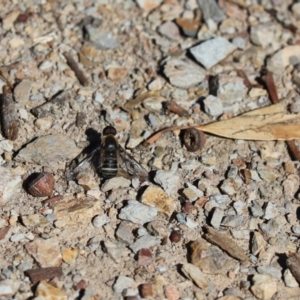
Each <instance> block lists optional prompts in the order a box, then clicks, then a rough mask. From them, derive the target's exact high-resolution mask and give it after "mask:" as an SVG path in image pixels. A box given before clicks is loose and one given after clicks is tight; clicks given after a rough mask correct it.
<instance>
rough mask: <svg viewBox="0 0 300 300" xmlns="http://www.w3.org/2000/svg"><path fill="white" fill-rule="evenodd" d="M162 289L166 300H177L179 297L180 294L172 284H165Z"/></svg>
mask: <svg viewBox="0 0 300 300" xmlns="http://www.w3.org/2000/svg"><path fill="white" fill-rule="evenodd" d="M164 290H165V296H166V298H167V299H168V300H178V299H179V298H180V294H179V292H178V290H177V289H176V287H175V286H174V285H172V284H168V285H165V287H164Z"/></svg>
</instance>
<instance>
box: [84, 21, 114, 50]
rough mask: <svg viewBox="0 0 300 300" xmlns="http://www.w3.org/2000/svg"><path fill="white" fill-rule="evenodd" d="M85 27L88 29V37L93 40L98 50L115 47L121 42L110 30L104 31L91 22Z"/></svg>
mask: <svg viewBox="0 0 300 300" xmlns="http://www.w3.org/2000/svg"><path fill="white" fill-rule="evenodd" d="M84 29H85V31H86V38H87V39H88V40H89V41H90V42H92V43H93V45H94V46H95V47H96V48H97V49H98V50H107V49H113V48H116V47H117V46H119V42H118V41H117V40H115V39H114V38H113V35H112V33H110V32H109V33H106V32H103V31H101V30H99V28H96V27H94V26H92V25H90V24H87V25H86V26H85V27H84Z"/></svg>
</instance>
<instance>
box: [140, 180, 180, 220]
mask: <svg viewBox="0 0 300 300" xmlns="http://www.w3.org/2000/svg"><path fill="white" fill-rule="evenodd" d="M141 202H142V203H144V204H146V205H150V206H154V207H156V208H157V210H158V211H159V212H162V213H164V214H165V215H166V216H168V217H170V216H171V215H172V213H173V212H174V210H175V209H176V203H175V201H174V199H172V198H171V197H169V196H168V195H167V194H166V193H165V192H164V191H163V190H162V189H161V188H160V187H157V186H154V185H152V186H149V187H148V188H147V189H146V191H145V192H144V193H143V195H142V199H141Z"/></svg>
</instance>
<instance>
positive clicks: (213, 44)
mask: <svg viewBox="0 0 300 300" xmlns="http://www.w3.org/2000/svg"><path fill="white" fill-rule="evenodd" d="M235 49H236V46H234V45H233V44H231V43H230V42H228V41H227V40H226V39H224V38H222V37H216V38H213V39H211V40H208V41H205V42H203V43H201V44H200V45H197V46H194V47H192V48H190V52H191V54H192V55H193V56H194V57H195V59H196V60H197V61H198V62H199V63H200V64H201V65H203V66H204V67H205V68H206V69H210V68H211V67H213V66H214V65H216V64H217V63H219V62H220V61H221V60H223V59H224V58H226V56H228V55H229V54H230V53H232V52H233V51H234V50H235ZM201 81H202V80H201Z"/></svg>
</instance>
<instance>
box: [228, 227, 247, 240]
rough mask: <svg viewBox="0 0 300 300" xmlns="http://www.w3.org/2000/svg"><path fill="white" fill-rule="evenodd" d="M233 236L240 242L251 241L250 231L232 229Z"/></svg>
mask: <svg viewBox="0 0 300 300" xmlns="http://www.w3.org/2000/svg"><path fill="white" fill-rule="evenodd" d="M230 232H231V234H232V236H233V237H234V238H235V239H238V240H249V239H250V230H247V229H242V230H237V229H230Z"/></svg>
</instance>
